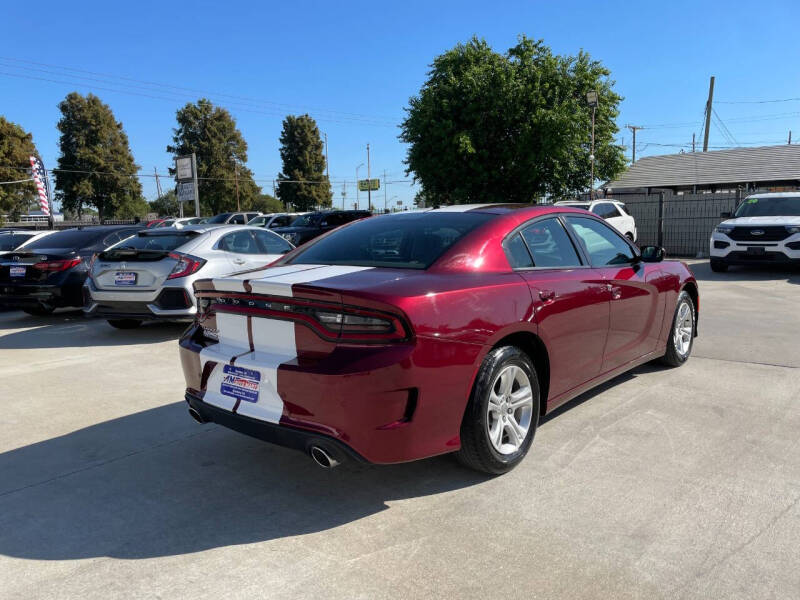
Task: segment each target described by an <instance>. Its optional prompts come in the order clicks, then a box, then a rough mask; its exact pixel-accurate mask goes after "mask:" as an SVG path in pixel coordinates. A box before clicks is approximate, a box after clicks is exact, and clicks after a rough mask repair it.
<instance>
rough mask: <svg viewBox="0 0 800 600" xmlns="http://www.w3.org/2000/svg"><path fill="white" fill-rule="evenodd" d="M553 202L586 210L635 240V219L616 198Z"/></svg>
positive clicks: (557, 204)
mask: <svg viewBox="0 0 800 600" xmlns="http://www.w3.org/2000/svg"><path fill="white" fill-rule="evenodd" d="M555 204H556V206H571V207H572V208H582V209H584V210H588V211H589V212H591V213H594V214H596V215H597V216H598V217H600V218H601V219H605V220H606V221H607V222H608V224H609V225H611V226H612V227H613V228H614V229H616V230H617V231H619V232H620V233H621V234H622V235H624V236H625V237H626V238H628V239H629V240H630V241H632V242H635V241H636V238H637V232H636V221H635V220H634V218H633V216H631V213H629V212H628V207H627V206H625V204H623V203H622V202H619V201H618V200H612V199H610V198H600V199H597V200H593V201H591V202H581V201H579V200H565V201H563V202H556V203H555Z"/></svg>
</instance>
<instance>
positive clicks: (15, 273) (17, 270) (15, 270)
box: [8, 267, 25, 277]
mask: <svg viewBox="0 0 800 600" xmlns="http://www.w3.org/2000/svg"><path fill="white" fill-rule="evenodd" d="M8 274H9V276H10V277H25V267H9V268H8Z"/></svg>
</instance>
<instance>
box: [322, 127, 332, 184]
mask: <svg viewBox="0 0 800 600" xmlns="http://www.w3.org/2000/svg"><path fill="white" fill-rule="evenodd" d="M322 135H324V136H325V177H327V178H328V185H330V183H331V163H330V161H329V160H328V134H327V133H323V134H322Z"/></svg>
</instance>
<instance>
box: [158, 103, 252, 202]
mask: <svg viewBox="0 0 800 600" xmlns="http://www.w3.org/2000/svg"><path fill="white" fill-rule="evenodd" d="M177 121H178V127H177V128H175V129H173V130H172V131H173V137H172V142H173V143H172V144H171V145H169V146H167V152H170V153H172V154H173V155H174V156H186V155H189V154H191V153H192V152H194V153H195V154H196V155H197V176H198V180H199V181H198V185H199V189H198V194H199V196H200V210H201V212H202V213H203V214H212V215H214V214H217V213H221V212H227V211H232V210H236V209H237V204H236V198H237V191H236V189H237V184H238V190H239V191H238V197H239V203H240V205H241V206H242V208H244V207H245V206H246V205H248V203H250V202H252V201H254V200H255V198H257V197H258V195H259V193H260V190H259V188H258V186H257V185H256V183H255V181H253V173H252V172H251V171H250V169H248V168H247V167H246V166H245V164H246V163H247V142H245V141H244V137H242V133H241V132H240V131H239V129H237V127H236V121H235V120H234V118H233V117H232V116H231V114H230V113H229V112H228V111H227V110H225V109H224V108H220V107H218V106H214V105H213V104H212V103H211V101H210V100H207V99H205V98H201V99H200V100H198V101H197V102H196V103H195V104H192V103H189V104H187V105H186V106H184V107H183V108H181V109H180V110H178V112H177Z"/></svg>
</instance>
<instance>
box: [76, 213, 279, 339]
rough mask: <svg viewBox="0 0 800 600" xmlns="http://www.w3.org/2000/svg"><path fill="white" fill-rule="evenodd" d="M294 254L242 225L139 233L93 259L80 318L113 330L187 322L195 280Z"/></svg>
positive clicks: (193, 310) (270, 234) (263, 232)
mask: <svg viewBox="0 0 800 600" xmlns="http://www.w3.org/2000/svg"><path fill="white" fill-rule="evenodd" d="M293 248H294V246H292V245H291V244H290V243H289V242H287V241H286V240H284V239H283V238H282V237H281V236H279V235H277V234H276V233H273V232H271V231H267V230H264V229H261V228H258V227H247V226H244V225H236V226H232V225H222V226H219V225H217V226H214V225H210V226H209V225H189V226H187V227H182V228H180V229H177V228H174V227H163V228H154V229H142V230H141V231H139V232H137V234H136V235H134V236H132V237H129V238H127V239H125V240H122V241H121V242H119V243H117V244H115V245H114V246H111V247H110V248H108V249H107V250H105V251H104V252H101V253H99V254H96V255H95V256H94V258H93V259H92V262H91V263H90V265H89V276H88V278H87V279H86V283H84V286H83V298H84V307H83V312H84V314H85V315H87V316H90V317H103V318H105V319H107V320H108V322H109V324H111V325H112V326H114V327H116V328H118V329H132V328H134V327H138V326H139V325H141V323H142V321H146V320H152V319H162V320H172V321H175V320H177V321H181V320H187V319H192V318H194V315H195V313H196V312H197V305H196V302H195V297H194V289H193V284H194V281H195V280H196V279H205V278H209V277H222V276H226V275H231V274H233V273H236V272H238V271H247V270H252V269H256V268H259V267H264V266H266V265H268V264H269V263H272V262H274V261H276V260H277V259H279V258H280V257H282V256H283V255H284V254H286V253H287V252H289V251H291V250H292V249H293Z"/></svg>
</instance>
